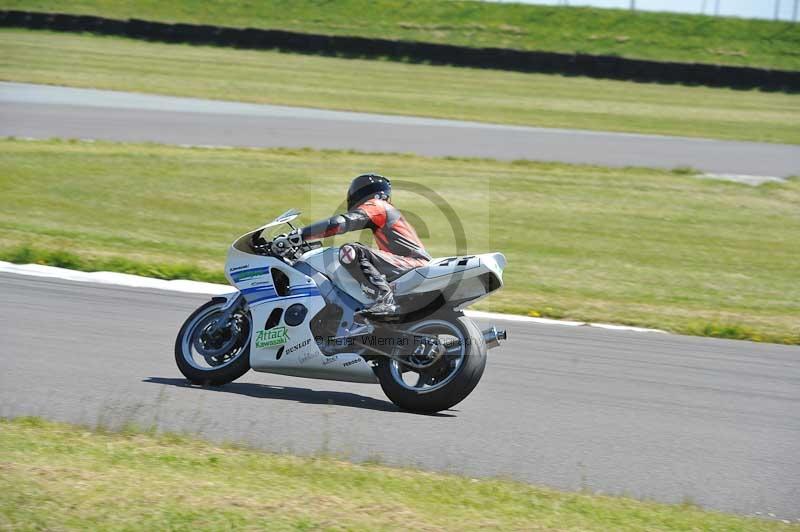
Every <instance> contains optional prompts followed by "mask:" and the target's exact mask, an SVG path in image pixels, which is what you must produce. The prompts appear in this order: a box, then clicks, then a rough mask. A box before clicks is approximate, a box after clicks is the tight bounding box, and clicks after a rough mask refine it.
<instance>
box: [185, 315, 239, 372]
mask: <svg viewBox="0 0 800 532" xmlns="http://www.w3.org/2000/svg"><path fill="white" fill-rule="evenodd" d="M218 319H219V316H214V315H212V316H208V317H207V318H205V319H204V320H203V321H201V322H200V323H198V324H197V328H196V329H195V331H197V332H196V333H195V334H194V338H193V339H192V345H193V346H194V348H195V350H196V351H197V352H198V354H200V356H202V357H203V358H205V359H206V362H208V363H209V364H211V365H218V364H220V363H221V361H220V360H219V357H221V356H224V355H227V354H228V353H230V352H231V351H233V350H234V348H235V347H236V344H237V342H238V340H239V334H240V332H241V328H240V327H239V323H238V321H237V320H235V319H232V320H231V321H230V322H229V323H228V324H226V325H223V326H221V327H220V326H219V324H218V323H217V320H218Z"/></svg>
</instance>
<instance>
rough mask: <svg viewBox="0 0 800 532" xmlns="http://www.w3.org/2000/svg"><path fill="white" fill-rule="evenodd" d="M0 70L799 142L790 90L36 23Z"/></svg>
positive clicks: (243, 96) (44, 77)
mask: <svg viewBox="0 0 800 532" xmlns="http://www.w3.org/2000/svg"><path fill="white" fill-rule="evenodd" d="M167 4H169V3H167ZM0 80H5V81H24V82H31V83H49V84H57V85H69V86H75V87H90V88H100V89H115V90H129V91H136V92H149V93H158V94H169V95H176V96H195V97H203V98H216V99H222V100H237V101H245V102H255V103H272V104H283V105H293V106H310V107H319V108H330V109H342V110H352V111H364V112H377V113H389V114H402V115H423V116H431V117H438V118H455V119H464V120H476V121H483V122H496V123H507V124H518V125H531V126H541V127H560V128H577V129H591V130H603V131H624V132H637V133H657V134H666V135H683V136H696V137H712V138H720V139H741V140H753V141H764V142H784V143H795V144H798V143H800V127H798V126H797V124H800V95H796V94H795V95H792V94H782V93H764V92H758V91H736V90H732V89H711V88H706V87H684V86H679V85H650V84H639V83H630V82H623V81H604V80H593V79H588V78H570V77H563V76H556V75H541V74H522V73H514V72H502V71H490V70H479V69H468V68H454V67H442V66H429V65H414V64H404V63H394V62H388V61H367V60H355V59H339V58H330V57H316V56H309V55H296V54H282V53H278V52H265V51H253V50H236V49H229V48H216V47H203V46H189V45H176V44H163V43H150V42H145V41H137V40H132V39H124V38H115V37H100V36H90V35H76V34H64V33H52V32H43V31H41V32H40V31H29V30H9V29H6V30H0Z"/></svg>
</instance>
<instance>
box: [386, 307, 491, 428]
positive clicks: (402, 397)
mask: <svg viewBox="0 0 800 532" xmlns="http://www.w3.org/2000/svg"><path fill="white" fill-rule="evenodd" d="M407 332H409V333H417V334H421V335H422V334H424V335H435V336H437V337H438V338H439V341H440V342H441V343H442V344H443V345H444V346H445V352H444V354H443V355H442V356H441V358H439V359H438V361H437V362H436V363H434V364H432V365H431V366H430V367H426V368H424V369H415V368H412V367H411V366H408V365H405V364H403V363H402V362H398V361H397V360H394V359H390V358H388V357H381V358H380V359H379V361H378V366H377V368H376V373H377V375H378V379H379V381H380V383H381V388H383V391H384V393H385V394H386V396H387V397H388V398H389V399H391V401H392V402H393V403H394V404H396V405H397V406H399V407H400V408H403V409H405V410H409V411H411V412H418V413H425V414H431V413H434V412H439V411H441V410H447V409H448V408H451V407H453V406H455V405H456V404H458V403H460V402H461V401H463V400H464V399H465V398H466V397H467V396H468V395H469V394H470V392H472V390H473V389H475V386H477V385H478V381H480V379H481V376H482V375H483V370H484V368H485V367H486V343H485V341H484V339H483V334H482V333H481V331H480V329H478V327H477V326H476V325H475V323H473V322H472V320H471V319H469V318H467V317H465V316H463V315H454V316H449V317H445V318H433V319H426V320H423V321H420V322H417V323H415V324H413V325H412V326H411V327H409V328H408V329H407Z"/></svg>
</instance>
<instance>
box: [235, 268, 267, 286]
mask: <svg viewBox="0 0 800 532" xmlns="http://www.w3.org/2000/svg"><path fill="white" fill-rule="evenodd" d="M268 274H269V267H266V268H253V269H252V270H246V271H240V272H238V273H232V274H231V277H233V280H234V281H235V282H237V283H240V282H242V281H246V280H248V279H256V278H258V277H263V276H265V275H268Z"/></svg>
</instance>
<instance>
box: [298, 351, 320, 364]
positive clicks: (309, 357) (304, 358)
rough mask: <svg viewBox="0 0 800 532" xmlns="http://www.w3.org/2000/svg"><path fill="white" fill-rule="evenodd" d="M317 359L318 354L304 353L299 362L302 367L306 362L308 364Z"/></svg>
mask: <svg viewBox="0 0 800 532" xmlns="http://www.w3.org/2000/svg"><path fill="white" fill-rule="evenodd" d="M315 358H317V353H315V352H313V351H308V352H306V353H302V354H301V355H300V356H299V357H298V359H297V362H298V363H299V364H301V365H302V364H305V363H306V362H308V361H309V360H313V359H315Z"/></svg>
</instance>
